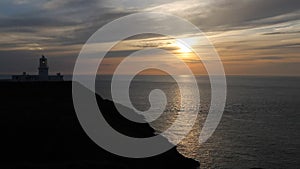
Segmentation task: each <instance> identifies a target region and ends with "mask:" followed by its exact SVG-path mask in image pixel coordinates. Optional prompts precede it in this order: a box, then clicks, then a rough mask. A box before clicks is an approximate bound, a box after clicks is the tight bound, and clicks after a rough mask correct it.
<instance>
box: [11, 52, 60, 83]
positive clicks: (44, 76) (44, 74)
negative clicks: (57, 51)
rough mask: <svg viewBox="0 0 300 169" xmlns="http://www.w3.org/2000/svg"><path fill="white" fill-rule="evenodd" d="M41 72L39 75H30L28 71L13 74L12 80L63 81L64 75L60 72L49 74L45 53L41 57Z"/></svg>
mask: <svg viewBox="0 0 300 169" xmlns="http://www.w3.org/2000/svg"><path fill="white" fill-rule="evenodd" d="M38 70H39V74H38V75H29V74H27V73H26V72H23V74H22V75H13V76H12V80H14V81H63V80H64V79H63V76H62V75H61V74H60V73H57V74H56V75H49V67H48V60H47V58H46V57H45V56H44V55H43V56H42V57H41V58H40V62H39V68H38Z"/></svg>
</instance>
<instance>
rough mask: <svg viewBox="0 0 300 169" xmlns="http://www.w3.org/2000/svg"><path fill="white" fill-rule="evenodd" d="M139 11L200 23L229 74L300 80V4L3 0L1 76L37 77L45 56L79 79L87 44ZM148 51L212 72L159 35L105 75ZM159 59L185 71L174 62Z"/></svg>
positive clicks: (118, 53) (114, 59)
mask: <svg viewBox="0 0 300 169" xmlns="http://www.w3.org/2000/svg"><path fill="white" fill-rule="evenodd" d="M137 12H165V13H170V14H173V15H176V16H179V17H182V18H184V19H186V20H188V21H190V22H191V23H193V24H194V25H196V26H197V27H198V28H199V29H200V30H202V31H203V32H204V33H205V35H206V36H207V37H208V39H209V40H210V41H211V43H212V44H213V45H214V47H215V48H216V50H217V52H218V53H219V55H220V58H221V59H222V63H223V65H224V68H225V72H226V74H228V75H283V76H299V75H300V68H299V67H300V56H299V54H300V1H299V0H177V1H176V0H136V1H134V0H89V1H86V0H64V1H62V0H1V1H0V37H1V38H0V74H18V73H20V72H24V71H26V72H29V73H31V74H34V73H36V70H37V67H38V58H39V57H40V56H41V55H42V54H43V55H45V56H46V57H48V59H49V64H50V71H51V72H53V73H55V72H62V73H63V74H72V71H73V67H74V65H75V62H76V58H77V57H78V55H79V52H80V50H81V48H82V47H83V44H84V43H85V42H86V41H87V40H88V38H89V37H90V36H91V35H92V34H93V33H94V32H95V31H97V30H98V29H99V28H101V27H102V26H103V25H105V24H107V23H109V22H111V21H113V20H115V19H118V18H120V17H122V16H126V15H129V14H133V13H137ZM124 29H126V28H124ZM157 29H162V28H159V27H158V28H157ZM195 36H196V35H195ZM182 38H189V41H190V42H191V44H188V45H191V46H193V45H194V46H197V44H201V42H197V41H196V42H195V39H193V36H191V35H183V36H182ZM99 45H101V44H99ZM149 46H150V47H153V48H162V49H166V50H170V51H173V52H175V53H177V54H178V56H179V58H181V59H182V60H184V61H185V62H186V63H187V64H188V66H189V67H190V68H191V69H192V71H193V72H194V73H195V74H205V73H206V72H205V69H204V67H203V64H202V63H201V61H199V60H198V59H196V58H195V56H194V54H193V53H192V52H191V51H190V50H189V49H188V48H186V47H185V46H182V44H181V43H178V41H176V40H174V39H172V38H166V37H161V36H154V35H145V36H136V37H132V38H129V39H127V40H125V41H124V42H122V43H120V44H118V45H117V46H115V47H114V49H112V52H110V53H109V54H108V56H107V57H106V59H105V60H104V61H103V63H102V64H101V66H100V69H99V72H100V73H103V74H111V73H113V71H114V69H115V68H116V66H117V64H118V63H119V62H120V61H121V60H122V59H124V57H126V56H127V55H128V54H130V53H131V52H133V51H137V50H142V49H144V48H146V47H149ZM152 57H156V58H157V59H158V60H160V61H161V62H162V63H163V64H164V65H165V66H169V67H172V68H174V69H178V70H180V66H178V64H177V63H176V62H175V61H173V60H172V59H171V60H170V59H166V58H164V56H161V55H156V56H152ZM145 61H147V56H140V57H136V60H135V61H134V64H139V63H142V62H145ZM148 74H159V73H157V71H149V72H148Z"/></svg>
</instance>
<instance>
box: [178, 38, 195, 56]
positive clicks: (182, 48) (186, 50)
mask: <svg viewBox="0 0 300 169" xmlns="http://www.w3.org/2000/svg"><path fill="white" fill-rule="evenodd" d="M176 46H177V47H178V48H179V51H180V52H181V53H190V52H192V50H191V49H190V48H189V47H188V45H187V44H185V43H184V42H183V41H181V40H176Z"/></svg>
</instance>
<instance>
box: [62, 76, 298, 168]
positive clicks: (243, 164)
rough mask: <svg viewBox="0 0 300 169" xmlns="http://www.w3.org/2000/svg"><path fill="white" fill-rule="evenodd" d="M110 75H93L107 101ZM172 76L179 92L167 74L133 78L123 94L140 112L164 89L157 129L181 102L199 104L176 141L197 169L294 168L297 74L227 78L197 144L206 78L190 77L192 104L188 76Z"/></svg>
mask: <svg viewBox="0 0 300 169" xmlns="http://www.w3.org/2000/svg"><path fill="white" fill-rule="evenodd" d="M66 78H67V79H68V78H69V79H70V77H66ZM110 78H111V77H109V76H98V78H97V80H96V88H97V89H96V90H97V92H98V93H99V94H101V96H102V97H104V98H107V99H111V81H110ZM178 79H179V81H180V83H181V84H183V85H182V86H183V89H182V93H180V91H179V88H178V85H177V84H178V83H177V82H176V81H175V80H174V79H173V78H171V77H170V76H136V77H135V78H134V80H133V81H132V82H131V85H130V90H129V95H130V99H131V102H132V104H133V105H134V106H135V108H136V109H138V110H140V111H145V110H148V109H149V108H150V103H149V99H148V98H149V93H150V92H151V91H152V90H154V89H160V90H162V91H164V93H165V95H166V99H167V105H166V108H165V110H164V113H163V114H162V116H161V117H160V118H158V119H157V120H156V121H154V122H152V123H151V126H152V127H153V128H154V129H156V131H157V132H158V133H159V132H163V131H164V130H166V129H167V128H168V127H170V126H171V125H172V123H173V122H174V120H175V119H176V117H177V116H178V115H180V114H183V115H185V114H188V113H189V112H188V111H183V109H182V107H181V106H183V107H185V108H187V109H186V110H188V109H189V108H193V107H194V106H199V107H200V111H199V114H198V117H197V120H196V124H195V125H194V126H193V129H192V131H191V132H190V133H189V134H188V136H187V137H186V138H185V139H184V140H182V141H181V142H180V143H179V144H178V148H177V149H178V150H179V151H180V153H182V154H183V155H184V156H186V157H190V158H193V159H196V160H198V161H200V163H201V168H203V169H221V168H224V169H225V168H228V169H235V168H236V169H244V168H245V169H250V168H265V169H269V168H270V169H297V168H299V167H300V134H299V130H300V111H299V110H300V77H266V76H259V77H258V76H227V101H226V107H225V111H224V113H223V116H222V120H221V122H220V124H219V125H218V127H217V129H216V131H215V133H214V134H213V136H212V137H211V138H210V139H209V140H208V141H207V142H205V143H204V144H202V145H199V142H198V137H199V133H200V131H201V129H202V126H203V123H204V122H205V119H206V116H207V113H208V110H209V107H210V101H211V100H210V99H211V88H210V82H209V78H208V77H207V76H197V77H196V79H197V85H198V90H199V91H200V98H201V99H200V100H201V101H200V103H197V102H195V100H196V99H194V98H195V96H196V95H195V92H197V89H195V88H194V87H193V85H192V84H191V83H192V81H191V77H189V76H180V77H178ZM119 83H123V81H122V80H121V81H120V82H119ZM119 90H120V91H119V92H124V91H123V89H119ZM181 94H182V96H181ZM181 97H185V99H186V100H187V102H185V103H184V105H181V104H180V101H181ZM185 127H187V124H184V123H183V124H180V126H178V128H176V133H177V134H179V135H180V134H181V132H182V131H183V130H184V129H185ZM171 139H172V138H171Z"/></svg>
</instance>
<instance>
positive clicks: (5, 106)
mask: <svg viewBox="0 0 300 169" xmlns="http://www.w3.org/2000/svg"><path fill="white" fill-rule="evenodd" d="M0 93H1V106H0V110H1V111H0V112H1V113H0V126H1V145H0V146H1V157H2V158H1V163H0V168H2V169H5V168H10V169H11V168H22V169H24V168H43V169H44V168H45V169H48V168H53V169H66V168H70V169H81V168H82V169H83V168H88V169H92V168H107V169H110V168H124V169H141V168H143V169H147V168H149V169H150V168H151V169H160V168H161V169H167V168H181V169H192V168H197V167H198V166H199V163H198V162H196V161H194V160H192V159H189V158H185V157H184V156H182V155H181V154H179V153H178V152H177V150H176V148H173V149H171V150H169V151H168V152H166V153H164V154H161V155H158V156H155V157H150V158H143V159H130V158H124V157H120V156H117V155H114V154H111V153H109V152H107V151H105V150H103V149H102V148H100V147H99V146H97V145H96V144H95V143H94V142H93V141H92V140H91V139H90V138H89V137H88V136H87V135H86V133H85V132H84V131H83V129H82V128H81V126H80V124H79V121H78V119H77V117H76V113H75V110H74V108H73V101H72V84H71V82H3V81H2V82H0ZM97 100H98V104H99V107H100V109H101V111H102V113H103V116H104V117H105V119H106V120H107V121H108V122H109V123H110V124H111V125H112V126H113V127H114V128H115V129H117V130H118V131H119V132H121V133H124V134H127V135H129V136H134V137H151V136H153V135H154V130H153V129H152V128H151V127H150V126H149V125H148V124H138V123H134V122H131V121H129V120H127V119H125V118H124V117H123V116H121V115H120V114H119V113H118V111H117V110H116V108H115V106H114V104H113V103H112V102H111V101H108V100H103V99H102V98H101V97H100V96H97ZM166 141H167V140H166Z"/></svg>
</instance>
